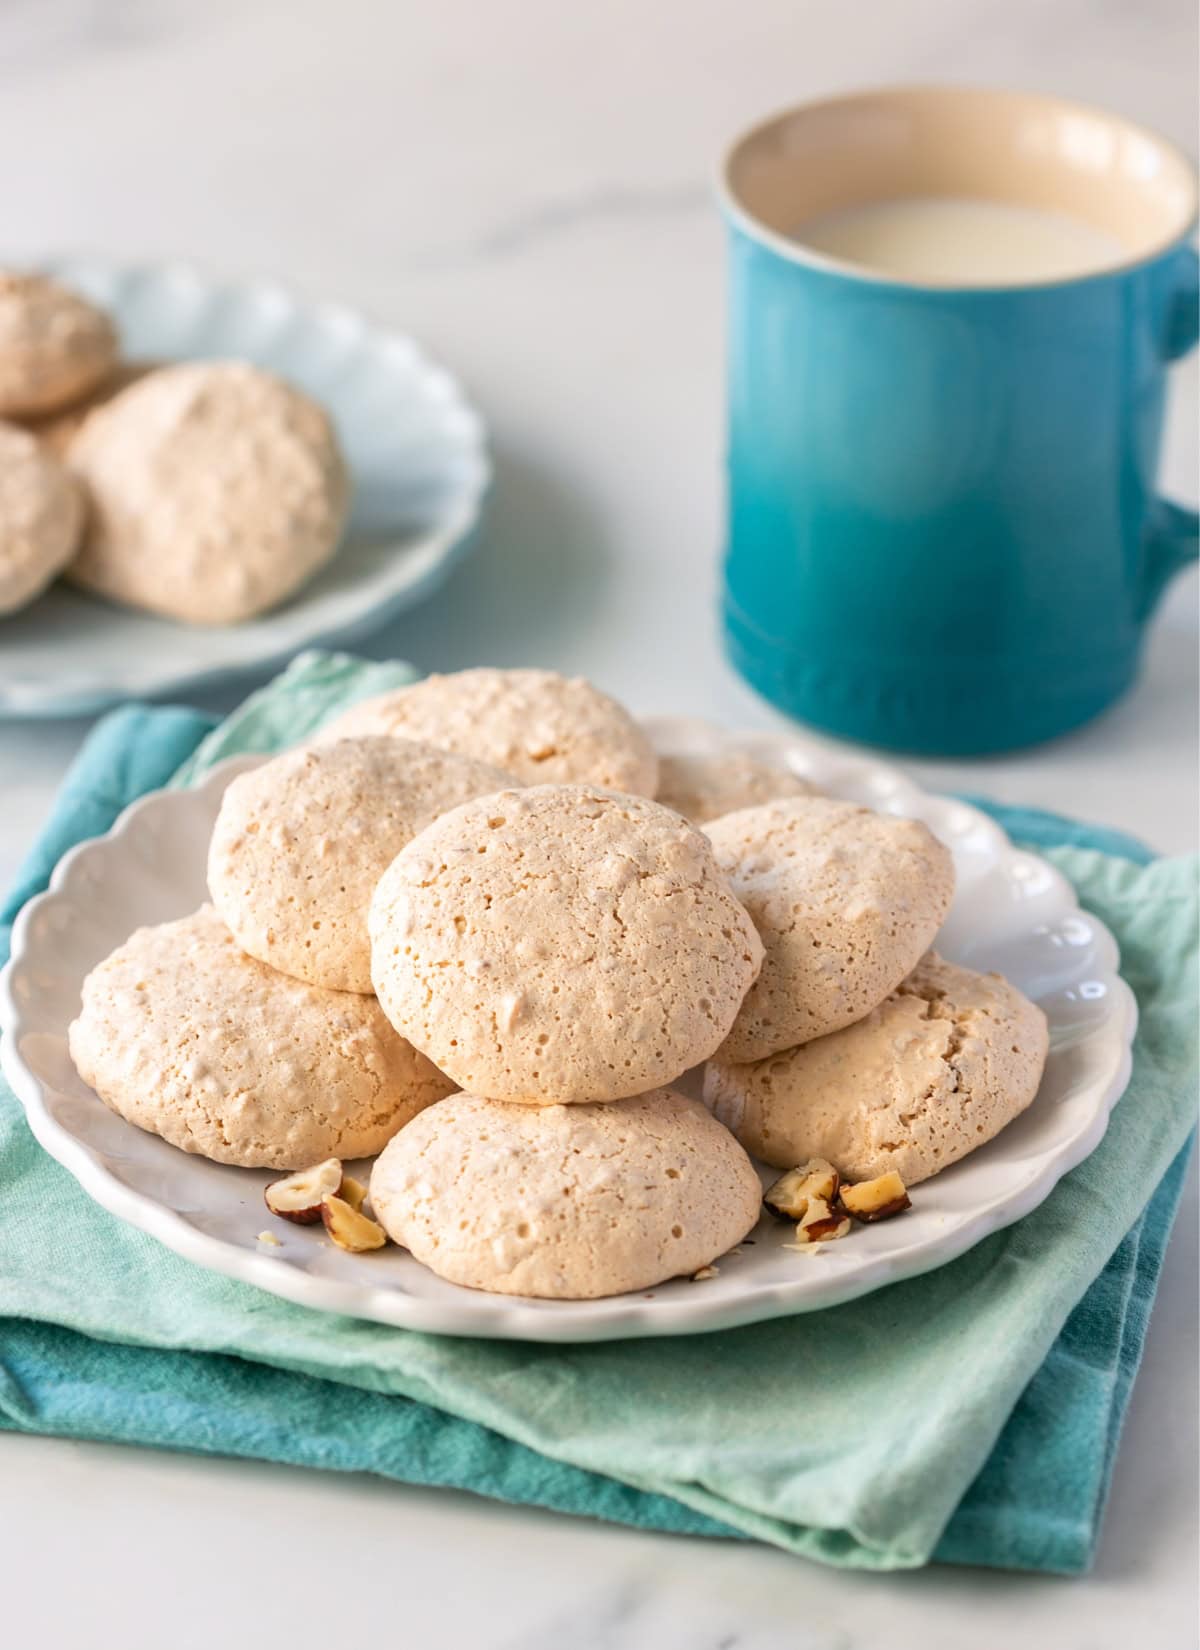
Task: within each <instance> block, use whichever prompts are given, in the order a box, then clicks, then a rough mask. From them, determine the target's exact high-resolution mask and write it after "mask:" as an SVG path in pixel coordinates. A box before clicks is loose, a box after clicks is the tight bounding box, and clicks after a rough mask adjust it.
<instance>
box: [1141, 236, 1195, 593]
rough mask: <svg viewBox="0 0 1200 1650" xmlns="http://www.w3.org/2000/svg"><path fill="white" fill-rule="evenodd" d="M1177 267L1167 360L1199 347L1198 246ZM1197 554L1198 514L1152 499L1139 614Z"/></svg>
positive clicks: (1186, 249)
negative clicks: (1197, 344)
mask: <svg viewBox="0 0 1200 1650" xmlns="http://www.w3.org/2000/svg"><path fill="white" fill-rule="evenodd" d="M1178 269H1179V274H1178V288H1177V290H1176V291H1175V292H1174V293H1173V294H1172V296H1171V298H1170V300H1169V302H1168V306H1167V325H1166V334H1165V337H1164V339H1163V354H1164V356H1165V357H1166V359H1167V360H1168V361H1176V360H1178V359H1179V357H1180V356H1181V355H1186V354H1187V353H1188V351H1189V350H1192V349H1195V347H1196V341H1197V336H1198V335H1200V254H1198V253H1197V251H1196V248H1195V247H1194V246H1185V247H1182V248H1181V249H1180V258H1179V265H1178ZM1198 558H1200V514H1198V513H1197V512H1196V511H1195V510H1191V509H1187V508H1185V507H1184V506H1183V505H1182V504H1172V502H1171V501H1170V499H1166V498H1160V499H1159V500H1158V501H1157V502H1156V504H1155V505H1154V509H1153V514H1152V516H1151V520H1150V532H1149V536H1148V538H1147V541H1146V553H1145V557H1144V559H1143V562H1142V600H1141V610H1140V614H1139V617H1141V618H1143V619H1145V618H1148V617H1149V616H1150V614H1151V613H1152V612H1153V611H1154V609H1155V607H1156V606H1157V605H1158V602H1159V599H1160V597H1161V596H1162V594H1163V592H1164V591H1165V590H1166V588H1167V585H1168V584H1170V582H1171V580H1172V579H1173V578H1174V577H1175V575H1176V573H1180V572H1182V571H1183V569H1184V568H1185V567H1188V566H1190V565H1191V563H1192V562H1194V561H1196V560H1197V559H1198Z"/></svg>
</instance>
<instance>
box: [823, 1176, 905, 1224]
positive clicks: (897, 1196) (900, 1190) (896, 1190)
mask: <svg viewBox="0 0 1200 1650" xmlns="http://www.w3.org/2000/svg"><path fill="white" fill-rule="evenodd" d="M838 1207H839V1208H841V1209H844V1210H845V1212H846V1213H847V1214H848V1215H853V1216H854V1218H855V1220H861V1221H864V1222H866V1223H869V1222H871V1221H873V1220H890V1219H891V1218H892V1216H893V1215H900V1214H903V1213H904V1211H905V1209H911V1208H912V1201H911V1199H910V1198H909V1195H908V1193H907V1191H906V1190H905V1187H904V1182H903V1181H902V1180H901V1178H900V1176H899V1175H898V1174H897V1173H896V1171H895V1169H889V1170H888V1171H887V1173H886V1174H881V1175H877V1176H876V1177H875V1179H874V1180H860V1181H859V1182H858V1184H857V1185H856V1186H843V1187H842V1189H841V1191H840V1192H839V1193H838Z"/></svg>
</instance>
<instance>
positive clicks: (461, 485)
mask: <svg viewBox="0 0 1200 1650" xmlns="http://www.w3.org/2000/svg"><path fill="white" fill-rule="evenodd" d="M50 269H51V272H52V273H53V274H56V275H58V276H60V277H61V278H62V279H63V280H64V281H66V282H67V283H68V284H69V285H71V286H72V287H74V288H76V289H77V290H78V291H80V292H83V293H85V294H87V295H88V296H89V297H91V298H94V299H95V300H96V301H97V302H99V303H101V304H103V305H104V306H105V308H106V309H108V310H109V311H110V313H112V314H113V315H114V316H115V317H116V320H117V323H118V325H119V327H120V329H121V339H122V347H123V349H124V352H125V354H126V355H127V356H129V357H130V358H131V359H151V360H174V359H204V358H207V359H213V358H221V357H237V358H239V359H241V360H246V361H254V362H256V363H258V364H259V365H260V366H264V367H269V368H271V369H272V370H274V371H276V372H278V373H280V374H281V375H282V376H283V377H285V378H287V379H289V380H291V382H292V383H294V384H297V385H299V386H300V388H302V389H304V390H307V391H308V393H309V394H310V395H312V396H314V397H315V398H316V399H317V400H318V401H320V402H321V403H322V404H323V405H324V406H326V407H327V408H328V409H329V411H330V413H331V414H332V416H333V418H334V420H335V422H336V424H337V429H338V434H339V436H340V438H341V441H342V444H343V446H344V448H345V451H346V454H347V457H348V459H349V462H350V469H351V471H352V473H353V476H354V484H355V496H354V503H353V507H352V511H351V517H350V522H349V525H348V527H347V531H346V535H345V538H344V540H343V543H342V546H341V548H340V549H339V551H338V554H337V555H336V556H335V557H334V559H333V561H332V562H331V563H330V564H329V566H328V567H326V568H324V569H323V570H322V571H321V572H320V573H319V574H318V575H317V577H316V578H315V579H314V580H313V581H312V583H310V584H307V585H305V586H304V588H303V589H302V590H300V591H299V592H297V594H296V595H295V596H294V597H292V599H291V600H290V601H287V602H285V603H284V604H283V606H282V607H278V608H276V609H274V610H273V611H272V612H270V613H264V614H262V615H261V616H260V617H258V618H256V619H252V620H250V621H249V622H248V623H246V624H241V625H225V626H217V627H205V628H203V629H201V628H194V627H192V626H189V625H181V624H173V623H172V622H171V621H170V620H168V619H160V618H156V617H155V616H154V615H153V614H149V613H138V612H135V611H134V610H133V609H132V608H122V607H117V606H114V605H112V604H110V603H108V602H104V601H101V600H100V599H99V598H98V597H94V596H90V595H88V594H87V593H86V592H85V591H82V590H77V589H75V588H74V587H73V586H71V585H69V584H66V583H63V582H61V581H60V582H59V583H57V584H54V585H52V586H51V588H50V589H49V590H48V591H47V592H46V594H45V595H44V596H42V597H41V598H40V599H39V600H38V601H36V602H34V603H33V604H32V605H31V606H30V607H27V608H24V609H23V610H22V611H21V612H19V613H15V614H12V615H10V616H9V617H7V618H4V619H0V718H7V717H53V716H76V715H83V714H89V715H90V714H92V713H93V712H95V711H98V710H102V709H104V708H105V707H106V706H108V705H111V704H115V703H116V702H118V701H119V700H122V699H128V698H148V697H152V696H155V695H161V694H164V693H175V692H179V691H180V690H181V689H184V688H192V689H194V688H196V687H198V686H200V685H202V684H211V683H213V682H215V681H220V680H223V679H225V678H227V677H236V676H244V675H246V674H248V673H250V672H251V671H255V672H259V671H266V670H268V669H269V668H270V667H271V666H272V665H274V664H277V663H282V662H283V661H284V660H286V659H287V658H290V657H291V655H292V654H293V653H295V652H296V650H297V649H299V648H302V647H308V646H311V645H313V644H315V643H317V642H333V641H339V642H343V643H345V642H349V641H352V640H353V639H354V638H355V637H356V636H362V635H365V634H366V633H367V632H368V631H371V630H375V629H377V628H378V627H379V626H380V625H382V624H384V623H386V622H387V620H388V619H390V618H391V617H393V616H394V615H395V614H397V613H399V612H401V611H402V610H403V609H405V608H407V607H411V606H412V605H413V604H414V603H416V602H419V601H422V600H424V598H425V597H426V596H428V595H430V594H432V592H433V591H434V590H435V589H436V588H437V587H438V585H440V584H441V582H442V581H443V580H444V579H445V578H446V576H447V575H448V574H449V572H450V570H451V568H452V567H453V566H454V565H455V564H456V562H457V560H458V558H459V557H460V556H461V555H462V554H463V553H464V552H465V551H466V549H467V548H468V547H469V545H470V544H471V542H472V530H473V528H474V527H475V525H476V523H477V521H478V518H479V513H480V509H481V506H482V501H483V497H484V494H485V492H486V490H487V486H488V482H489V479H490V475H491V471H490V465H489V461H488V457H487V451H486V445H485V438H484V430H483V424H482V421H481V420H480V418H479V415H478V413H476V412H475V411H474V410H473V409H472V408H471V407H470V406H469V405H468V404H467V402H466V400H465V399H464V397H463V393H462V391H461V389H460V388H459V386H458V384H457V383H456V381H455V380H454V379H453V378H452V377H451V376H450V374H449V373H448V372H446V371H445V370H444V368H442V367H439V366H437V365H435V364H434V363H433V362H431V361H429V360H428V359H427V358H426V357H425V356H424V355H423V354H422V353H421V351H420V350H419V349H418V347H417V345H416V344H415V343H414V342H413V340H412V339H411V338H408V337H405V336H404V335H403V334H401V333H396V332H388V331H384V330H380V329H376V328H373V327H372V326H370V325H369V324H368V322H367V321H365V320H364V319H363V318H362V317H361V316H360V315H357V314H355V313H354V312H353V311H351V310H348V309H343V308H340V307H338V306H335V305H332V304H305V303H302V302H301V301H300V300H299V299H298V298H296V297H294V296H293V295H292V294H291V293H290V292H288V291H286V290H285V288H283V287H281V286H278V285H276V284H274V283H271V282H265V281H256V282H243V283H240V284H219V283H217V282H215V281H212V280H209V279H208V277H207V276H205V275H202V274H201V273H199V271H197V270H195V269H193V268H191V267H189V266H187V265H182V264H163V265H151V266H145V267H137V266H128V267H126V266H119V265H112V264H107V263H104V262H102V261H99V260H95V259H91V258H87V259H63V260H60V261H58V262H56V263H54V264H53V265H51V266H50Z"/></svg>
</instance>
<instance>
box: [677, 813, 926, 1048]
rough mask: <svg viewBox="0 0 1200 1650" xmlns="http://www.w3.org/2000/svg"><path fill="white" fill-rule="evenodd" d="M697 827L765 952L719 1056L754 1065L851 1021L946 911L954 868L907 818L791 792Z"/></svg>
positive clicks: (915, 953) (891, 981)
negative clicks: (751, 921) (703, 830)
mask: <svg viewBox="0 0 1200 1650" xmlns="http://www.w3.org/2000/svg"><path fill="white" fill-rule="evenodd" d="M706 832H707V835H708V836H709V838H710V840H711V841H712V844H713V846H714V848H715V849H716V854H717V859H718V862H719V863H720V865H721V868H722V870H723V871H724V872H725V873H726V875H727V876H728V877H729V880H730V884H731V886H732V888H733V891H734V893H735V894H736V895H737V897H738V899H740V900H741V902H742V904H743V905H744V906H745V907H746V909H747V910H748V911H749V913H750V915H751V917H753V919H754V922H755V925H756V926H757V928H758V932H759V934H760V935H761V936H762V941H763V946H764V949H765V956H764V959H763V966H762V972H761V973H760V975H759V977H758V980H757V982H756V984H755V985H754V986H753V988H752V989H751V991H750V992H749V994H748V996H747V998H746V1001H745V1002H744V1003H743V1004H742V1008H741V1012H740V1013H739V1014H738V1017H737V1020H736V1022H735V1023H734V1026H733V1030H732V1031H731V1032H730V1034H729V1037H728V1038H727V1040H726V1042H725V1043H724V1045H723V1047H722V1048H721V1051H720V1052H721V1058H722V1059H723V1060H734V1061H747V1060H761V1059H763V1058H764V1057H765V1056H766V1055H768V1054H775V1053H777V1052H778V1050H780V1049H784V1048H791V1047H792V1046H793V1045H794V1044H796V1043H807V1042H810V1041H811V1040H812V1038H814V1037H824V1036H826V1035H828V1033H829V1032H831V1031H838V1030H840V1029H841V1027H842V1026H846V1025H852V1024H853V1022H854V1021H855V1020H861V1019H862V1017H863V1015H864V1014H868V1013H869V1012H870V1011H871V1009H873V1008H875V1007H876V1006H877V1004H879V1003H881V1002H882V1001H883V999H884V998H885V997H886V996H887V994H888V992H889V991H893V990H894V989H895V988H896V986H898V985H899V983H900V981H901V980H902V979H903V978H904V977H905V975H906V974H909V973H911V971H912V969H913V968H915V967H916V965H917V963H918V962H919V960H920V958H921V956H922V955H923V953H924V952H925V951H926V950H927V949H928V948H929V946H930V945H931V944H932V943H933V939H934V936H935V935H936V933H937V931H938V929H939V928H940V927H941V925H942V922H943V921H944V919H945V916H946V913H947V912H948V911H949V909H950V901H951V898H952V897H953V894H954V862H953V860H952V859H951V857H950V853H949V851H948V850H947V849H946V848H944V847H943V846H942V844H941V843H940V842H939V841H938V840H937V838H936V837H935V836H933V835H932V833H931V832H930V831H929V830H928V829H927V828H926V827H925V826H924V825H922V824H920V823H919V821H917V820H914V819H897V818H896V817H895V816H893V815H891V814H877V813H873V812H872V811H871V809H870V808H861V807H858V806H856V805H855V804H854V803H850V802H839V801H836V800H835V799H834V798H832V797H820V796H811V797H792V798H788V799H785V800H783V801H780V802H766V803H764V804H763V805H762V806H761V807H758V808H748V809H746V810H744V811H743V812H741V813H736V814H727V815H726V816H725V817H724V818H723V819H717V820H714V821H713V822H712V823H711V824H709V825H708V826H706Z"/></svg>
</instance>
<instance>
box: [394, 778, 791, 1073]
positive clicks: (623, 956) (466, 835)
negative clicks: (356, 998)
mask: <svg viewBox="0 0 1200 1650" xmlns="http://www.w3.org/2000/svg"><path fill="white" fill-rule="evenodd" d="M368 927H369V930H370V935H371V977H372V980H373V981H374V984H375V990H376V992H377V993H378V995H379V1000H380V1002H381V1003H382V1005H383V1008H384V1010H385V1012H386V1013H387V1016H388V1018H389V1019H390V1020H391V1022H392V1024H393V1025H394V1026H395V1027H396V1029H397V1030H398V1031H399V1032H400V1033H401V1035H402V1036H404V1037H407V1038H408V1039H409V1040H410V1042H412V1043H413V1044H414V1045H415V1046H416V1047H417V1048H419V1049H421V1050H422V1052H423V1053H425V1054H427V1055H428V1056H429V1058H430V1059H431V1060H433V1061H434V1063H435V1064H436V1065H438V1066H439V1067H441V1069H442V1070H443V1071H445V1072H447V1073H448V1074H449V1075H450V1076H451V1077H453V1078H454V1080H455V1082H456V1084H457V1085H458V1087H459V1088H462V1089H469V1090H471V1091H472V1092H473V1093H477V1094H486V1095H487V1096H488V1097H489V1098H491V1099H496V1100H524V1101H528V1102H530V1103H532V1104H537V1105H554V1104H559V1103H564V1104H566V1103H575V1102H580V1101H599V1100H616V1099H619V1098H621V1097H622V1096H624V1095H631V1094H641V1093H643V1092H644V1091H645V1090H647V1089H650V1088H655V1087H658V1086H659V1085H661V1084H663V1083H669V1082H671V1081H673V1080H674V1079H675V1078H676V1077H678V1076H679V1075H680V1073H681V1072H683V1071H686V1070H687V1069H688V1068H689V1067H690V1066H695V1065H699V1064H700V1062H701V1061H703V1060H705V1059H707V1057H708V1056H709V1055H710V1054H711V1053H713V1051H714V1050H715V1049H716V1048H717V1047H718V1045H719V1044H720V1043H721V1041H722V1040H723V1038H724V1037H725V1035H726V1033H727V1032H728V1030H729V1028H730V1026H731V1025H732V1023H733V1019H734V1016H735V1014H736V1013H737V1010H738V1005H739V1004H740V1002H741V1000H742V998H743V996H744V995H745V993H746V990H747V987H748V986H749V985H750V983H751V981H752V980H753V979H754V977H755V975H756V974H757V972H758V968H759V964H760V961H761V958H762V946H761V944H760V942H759V939H758V936H757V934H756V933H755V932H754V925H753V923H752V922H751V921H750V918H749V917H748V916H747V915H746V913H745V911H743V909H742V908H741V906H740V905H739V904H738V903H737V901H736V900H735V899H734V897H733V895H732V894H731V893H730V892H729V888H728V886H727V885H726V882H725V879H724V877H722V875H721V873H720V871H719V870H718V869H717V863H716V860H715V858H714V856H713V852H712V849H711V847H710V846H709V843H708V841H707V839H706V838H705V837H704V836H703V835H702V833H701V832H699V831H697V830H695V829H694V828H693V827H692V826H691V825H688V824H687V823H686V821H684V820H682V819H680V817H679V815H678V814H674V813H672V812H671V811H670V810H669V809H668V808H660V807H659V806H658V804H657V803H655V802H649V801H646V800H645V799H644V798H641V797H634V796H622V795H619V794H617V793H616V792H613V791H602V790H597V789H594V788H593V787H591V786H587V785H562V786H558V785H535V786H532V787H531V788H530V789H528V790H522V791H504V792H501V793H499V794H497V795H495V796H490V797H485V798H483V799H481V800H479V801H476V802H468V803H466V804H464V806H462V807H461V808H455V809H454V810H453V811H452V812H451V813H448V814H444V815H443V816H442V818H441V819H438V820H435V822H434V823H433V824H432V825H430V826H428V827H427V828H426V829H425V830H424V831H422V832H421V834H420V835H419V836H417V837H414V838H413V840H412V841H411V842H410V843H409V844H408V846H407V847H406V848H404V849H402V850H401V852H400V853H399V854H398V855H397V857H396V859H395V860H394V861H393V862H392V864H391V866H390V867H389V868H388V870H387V871H386V872H385V873H384V875H383V877H382V879H381V881H380V883H379V886H378V888H377V889H376V890H375V897H374V899H373V900H372V901H371V911H370V916H369V919H368Z"/></svg>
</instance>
